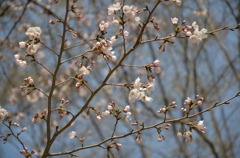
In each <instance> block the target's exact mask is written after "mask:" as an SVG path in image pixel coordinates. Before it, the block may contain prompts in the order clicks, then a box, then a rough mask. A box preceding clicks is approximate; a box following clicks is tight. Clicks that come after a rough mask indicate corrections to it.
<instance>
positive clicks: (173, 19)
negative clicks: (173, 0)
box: [171, 17, 178, 25]
mask: <svg viewBox="0 0 240 158" xmlns="http://www.w3.org/2000/svg"><path fill="white" fill-rule="evenodd" d="M171 21H172V23H173V25H177V24H178V18H176V17H175V18H171Z"/></svg>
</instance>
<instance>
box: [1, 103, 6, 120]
mask: <svg viewBox="0 0 240 158" xmlns="http://www.w3.org/2000/svg"><path fill="white" fill-rule="evenodd" d="M6 115H7V111H6V110H5V109H3V108H1V106H0V123H1V122H2V121H3V120H4V117H5V116H6Z"/></svg>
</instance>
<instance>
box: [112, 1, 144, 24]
mask: <svg viewBox="0 0 240 158" xmlns="http://www.w3.org/2000/svg"><path fill="white" fill-rule="evenodd" d="M121 7H122V5H121V4H120V3H119V2H117V3H116V4H113V5H110V6H109V7H108V15H114V14H116V11H119V10H120V9H121ZM122 9H123V13H124V14H125V15H127V19H126V21H128V22H134V23H135V24H139V23H140V17H138V16H137V15H138V14H140V13H141V11H142V10H141V9H137V8H136V7H135V6H134V5H131V6H129V5H125V6H123V8H122ZM112 23H114V24H115V25H118V24H119V21H118V20H116V19H115V17H114V16H113V20H112Z"/></svg>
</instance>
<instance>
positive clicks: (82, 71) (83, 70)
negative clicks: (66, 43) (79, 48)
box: [79, 66, 90, 75]
mask: <svg viewBox="0 0 240 158" xmlns="http://www.w3.org/2000/svg"><path fill="white" fill-rule="evenodd" d="M79 73H80V74H83V75H88V74H89V73H90V71H89V70H88V69H87V68H86V67H85V66H82V67H81V68H80V69H79Z"/></svg>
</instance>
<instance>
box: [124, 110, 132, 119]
mask: <svg viewBox="0 0 240 158" xmlns="http://www.w3.org/2000/svg"><path fill="white" fill-rule="evenodd" d="M131 115H132V113H131V112H127V113H126V116H125V120H126V121H130V120H131V118H130V116H131Z"/></svg>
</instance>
